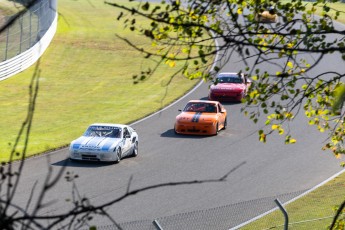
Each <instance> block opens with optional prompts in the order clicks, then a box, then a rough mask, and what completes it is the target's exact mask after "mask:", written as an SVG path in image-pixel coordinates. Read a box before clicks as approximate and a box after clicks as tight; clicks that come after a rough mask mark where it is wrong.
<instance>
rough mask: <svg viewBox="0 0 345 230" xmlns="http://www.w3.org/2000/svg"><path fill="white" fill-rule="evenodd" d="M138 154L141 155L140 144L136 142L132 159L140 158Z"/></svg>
mask: <svg viewBox="0 0 345 230" xmlns="http://www.w3.org/2000/svg"><path fill="white" fill-rule="evenodd" d="M138 153H139V144H138V141H136V142H135V143H134V146H133V151H132V154H131V156H132V157H136V156H138Z"/></svg>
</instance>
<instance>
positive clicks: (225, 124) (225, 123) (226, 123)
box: [223, 118, 228, 130]
mask: <svg viewBox="0 0 345 230" xmlns="http://www.w3.org/2000/svg"><path fill="white" fill-rule="evenodd" d="M227 120H228V119H227V118H225V121H224V127H223V129H224V130H225V129H226V126H227V125H228V121H227Z"/></svg>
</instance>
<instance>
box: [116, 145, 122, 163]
mask: <svg viewBox="0 0 345 230" xmlns="http://www.w3.org/2000/svg"><path fill="white" fill-rule="evenodd" d="M121 155H122V151H121V148H120V147H118V148H117V149H116V156H117V159H116V160H115V163H116V164H118V163H120V161H121Z"/></svg>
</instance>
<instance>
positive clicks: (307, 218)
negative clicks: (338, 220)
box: [241, 174, 345, 230]
mask: <svg viewBox="0 0 345 230" xmlns="http://www.w3.org/2000/svg"><path fill="white" fill-rule="evenodd" d="M344 199H345V176H344V175H343V174H342V175H340V176H338V177H336V178H334V179H333V180H331V181H329V182H328V183H327V184H325V185H323V186H321V187H319V188H317V189H316V190H314V191H312V192H310V193H309V194H307V195H305V196H303V197H301V198H299V199H297V200H296V201H294V202H291V203H290V204H288V205H286V206H284V208H285V209H286V210H287V212H288V214H289V229H298V230H309V229H313V230H318V229H320V230H321V229H324V230H325V229H327V228H328V227H329V226H330V225H331V223H332V220H333V216H334V215H335V209H334V208H335V207H336V206H338V205H340V204H341V202H343V201H344ZM272 202H273V200H272ZM252 229H255V230H263V229H284V216H283V213H282V212H281V211H280V210H276V211H274V212H272V213H270V214H268V215H266V216H264V217H262V218H260V219H258V220H257V221H254V222H252V223H250V224H248V225H245V226H244V227H242V228H241V230H252Z"/></svg>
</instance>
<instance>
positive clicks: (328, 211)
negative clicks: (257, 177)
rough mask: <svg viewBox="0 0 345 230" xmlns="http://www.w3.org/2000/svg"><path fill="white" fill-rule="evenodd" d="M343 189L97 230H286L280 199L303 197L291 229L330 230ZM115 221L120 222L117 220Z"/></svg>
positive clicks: (286, 197) (290, 207)
mask: <svg viewBox="0 0 345 230" xmlns="http://www.w3.org/2000/svg"><path fill="white" fill-rule="evenodd" d="M339 187H342V188H343V187H344V183H335V184H333V185H331V186H330V185H324V186H322V187H319V188H317V193H315V194H314V192H313V191H312V192H310V191H309V190H304V191H298V192H293V193H288V194H281V195H277V196H274V197H265V198H260V199H256V200H249V201H243V202H240V203H235V204H229V205H224V206H221V207H216V208H210V209H205V210H196V211H193V212H187V213H180V214H176V215H172V216H165V217H157V218H156V219H154V220H138V221H132V222H125V223H118V226H115V225H99V226H97V230H160V229H161V230H181V229H185V230H235V229H236V230H237V229H240V230H269V229H275V230H276V229H278V230H283V229H286V228H285V227H286V226H284V224H285V219H284V215H283V213H282V211H281V210H280V209H279V207H278V205H277V202H276V200H279V201H280V202H281V203H286V202H289V201H291V200H293V199H294V198H296V197H299V196H300V198H298V199H296V200H294V201H293V202H290V203H288V204H286V205H284V208H285V209H286V211H287V213H288V215H289V225H288V229H289V230H290V229H291V230H293V229H298V230H304V229H305V230H310V229H313V230H318V229H320V230H321V229H323V230H326V229H328V227H329V226H330V224H331V223H332V220H333V217H334V215H335V210H334V207H335V206H337V205H340V203H341V202H342V201H343V200H344V199H345V189H341V190H340V191H341V192H340V193H339V189H338V188H339ZM321 201H322V202H321ZM325 201H326V203H325ZM297 202H299V203H298V205H296V203H297ZM321 203H322V204H321ZM319 204H320V205H319ZM325 204H326V205H325ZM301 207H302V208H303V207H308V208H307V211H306V210H305V209H303V210H301V209H302V208H301ZM113 218H114V219H115V220H116V217H113ZM154 221H157V223H159V227H157V226H156V225H155V224H154V223H153V222H154ZM85 230H86V229H85Z"/></svg>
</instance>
